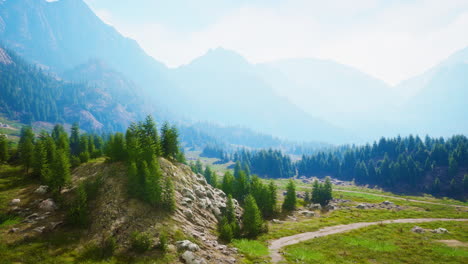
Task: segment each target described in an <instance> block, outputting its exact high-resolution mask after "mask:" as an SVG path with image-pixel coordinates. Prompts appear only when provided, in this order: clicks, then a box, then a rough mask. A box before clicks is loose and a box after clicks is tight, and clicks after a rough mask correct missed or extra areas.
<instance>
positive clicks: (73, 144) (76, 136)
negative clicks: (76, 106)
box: [70, 122, 81, 156]
mask: <svg viewBox="0 0 468 264" xmlns="http://www.w3.org/2000/svg"><path fill="white" fill-rule="evenodd" d="M70 152H71V154H72V155H73V156H78V155H79V154H80V152H81V151H80V128H79V126H78V123H76V122H75V123H73V125H72V127H71V135H70Z"/></svg>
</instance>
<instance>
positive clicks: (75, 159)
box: [70, 156, 81, 168]
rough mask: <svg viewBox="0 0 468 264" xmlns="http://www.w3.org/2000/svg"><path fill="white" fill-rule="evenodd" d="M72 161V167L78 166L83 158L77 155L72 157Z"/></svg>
mask: <svg viewBox="0 0 468 264" xmlns="http://www.w3.org/2000/svg"><path fill="white" fill-rule="evenodd" d="M70 163H71V166H72V168H76V167H78V166H80V164H81V160H80V158H79V157H77V156H72V157H71V159H70Z"/></svg>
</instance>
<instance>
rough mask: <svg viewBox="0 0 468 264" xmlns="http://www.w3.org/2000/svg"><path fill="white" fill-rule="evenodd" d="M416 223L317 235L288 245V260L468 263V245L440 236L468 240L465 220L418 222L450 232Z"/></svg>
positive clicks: (286, 251) (308, 261)
mask: <svg viewBox="0 0 468 264" xmlns="http://www.w3.org/2000/svg"><path fill="white" fill-rule="evenodd" d="M415 225H416V224H388V225H376V226H371V227H366V228H362V229H358V230H354V231H351V232H348V233H345V234H336V235H330V236H327V237H321V238H316V239H313V240H309V241H306V242H303V243H299V244H296V245H292V246H288V247H286V248H285V257H286V259H287V261H288V263H392V264H393V263H414V264H418V263H421V264H426V263H427V264H431V263H454V264H455V263H467V261H468V250H467V249H466V248H451V247H448V246H446V245H445V244H443V243H440V242H437V240H448V239H455V240H459V241H462V242H466V241H468V225H467V224H466V223H462V222H431V223H420V224H417V225H419V226H421V227H423V228H427V229H435V228H438V227H444V228H446V229H448V230H449V233H448V234H434V233H431V232H426V233H423V234H416V233H413V232H411V231H410V230H411V228H412V227H413V226H415Z"/></svg>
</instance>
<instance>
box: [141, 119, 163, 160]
mask: <svg viewBox="0 0 468 264" xmlns="http://www.w3.org/2000/svg"><path fill="white" fill-rule="evenodd" d="M138 134H139V141H140V146H141V148H142V155H143V158H144V159H145V160H146V162H151V159H153V156H156V157H159V156H161V142H160V138H159V134H158V130H157V128H156V123H155V122H154V120H153V117H152V116H150V115H149V116H147V117H146V119H145V122H143V123H141V124H140V125H139V130H138Z"/></svg>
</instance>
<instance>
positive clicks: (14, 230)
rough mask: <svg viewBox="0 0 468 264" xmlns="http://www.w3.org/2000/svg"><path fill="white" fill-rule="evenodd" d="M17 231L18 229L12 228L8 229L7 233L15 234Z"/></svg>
mask: <svg viewBox="0 0 468 264" xmlns="http://www.w3.org/2000/svg"><path fill="white" fill-rule="evenodd" d="M18 231H19V228H15V227H13V228H12V229H10V230H9V231H8V233H16V232H18Z"/></svg>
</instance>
